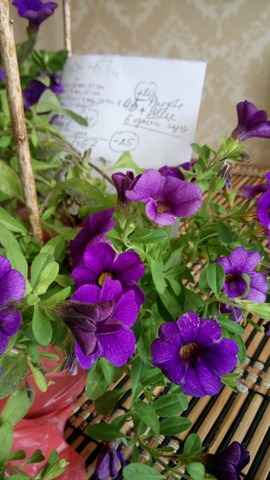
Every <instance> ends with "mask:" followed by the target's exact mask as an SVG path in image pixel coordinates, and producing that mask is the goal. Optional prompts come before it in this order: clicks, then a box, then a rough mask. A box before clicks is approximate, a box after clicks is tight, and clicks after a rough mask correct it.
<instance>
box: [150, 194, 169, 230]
mask: <svg viewBox="0 0 270 480" xmlns="http://www.w3.org/2000/svg"><path fill="white" fill-rule="evenodd" d="M145 213H146V215H147V217H148V218H150V220H152V222H155V223H156V224H157V225H162V226H166V225H173V224H174V222H175V219H176V215H174V214H173V213H172V212H171V211H169V210H168V211H165V212H162V213H158V204H157V201H156V200H152V199H150V200H149V201H148V202H147V204H146V208H145Z"/></svg>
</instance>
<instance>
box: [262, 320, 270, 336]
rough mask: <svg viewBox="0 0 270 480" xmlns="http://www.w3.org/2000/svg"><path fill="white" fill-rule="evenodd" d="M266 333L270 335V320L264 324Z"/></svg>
mask: <svg viewBox="0 0 270 480" xmlns="http://www.w3.org/2000/svg"><path fill="white" fill-rule="evenodd" d="M263 328H264V333H265V335H266V336H267V337H270V320H269V321H268V322H266V323H265V324H264V325H263Z"/></svg>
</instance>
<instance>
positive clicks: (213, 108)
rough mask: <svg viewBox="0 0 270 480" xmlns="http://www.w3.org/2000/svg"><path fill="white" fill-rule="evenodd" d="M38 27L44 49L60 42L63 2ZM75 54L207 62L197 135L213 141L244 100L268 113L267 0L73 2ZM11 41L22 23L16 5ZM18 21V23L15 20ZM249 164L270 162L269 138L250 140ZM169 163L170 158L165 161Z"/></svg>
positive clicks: (198, 138) (232, 120)
mask: <svg viewBox="0 0 270 480" xmlns="http://www.w3.org/2000/svg"><path fill="white" fill-rule="evenodd" d="M58 3H59V8H58V10H57V14H56V15H55V16H54V17H52V18H51V19H49V21H48V22H46V25H45V24H44V26H43V27H42V31H41V34H42V39H41V42H40V45H39V46H40V47H41V48H42V42H44V44H46V48H51V49H58V48H62V47H63V17H62V1H61V0H58ZM71 8H72V50H73V53H80V54H87V53H100V54H120V55H142V56H154V57H171V58H179V59H184V60H203V61H206V62H207V70H206V78H205V84H204V90H203V96H202V103H201V108H200V115H199V120H198V125H197V132H196V138H195V141H196V142H197V143H201V144H203V143H210V144H212V145H213V146H214V147H218V145H219V139H220V136H221V135H222V134H230V133H231V131H232V130H233V128H234V127H235V125H236V123H237V117H236V109H235V105H236V104H237V103H238V102H240V101H242V100H245V99H248V100H249V101H251V102H253V103H255V104H256V106H257V107H258V108H259V109H264V110H267V111H268V115H269V118H270V28H269V25H270V2H269V0H259V1H254V0H83V1H79V0H71ZM11 12H12V15H13V18H14V22H15V34H16V40H17V39H20V37H21V35H22V33H21V32H22V30H23V28H24V25H22V23H23V22H22V20H21V19H17V17H16V13H15V9H14V7H12V8H11ZM17 21H18V23H19V25H17ZM249 142H250V145H249V146H248V151H249V154H250V155H251V157H252V161H253V163H256V164H257V165H264V166H267V165H269V166H270V144H269V141H268V140H264V139H258V140H257V139H252V140H250V141H249ZM167 163H169V162H167Z"/></svg>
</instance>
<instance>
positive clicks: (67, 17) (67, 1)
mask: <svg viewBox="0 0 270 480" xmlns="http://www.w3.org/2000/svg"><path fill="white" fill-rule="evenodd" d="M63 13H64V35H65V48H66V50H67V51H68V54H69V55H71V53H72V44H71V0H63Z"/></svg>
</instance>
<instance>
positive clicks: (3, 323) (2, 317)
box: [0, 308, 22, 337]
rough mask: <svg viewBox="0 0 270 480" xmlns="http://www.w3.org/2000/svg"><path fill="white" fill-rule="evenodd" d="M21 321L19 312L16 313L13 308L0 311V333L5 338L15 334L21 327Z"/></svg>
mask: <svg viewBox="0 0 270 480" xmlns="http://www.w3.org/2000/svg"><path fill="white" fill-rule="evenodd" d="M21 321H22V314H21V312H17V311H15V310H14V309H13V308H7V309H6V310H0V331H1V332H2V333H3V334H4V335H6V336H7V337H10V336H11V335H14V334H15V333H17V331H18V330H19V328H20V326H21Z"/></svg>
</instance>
